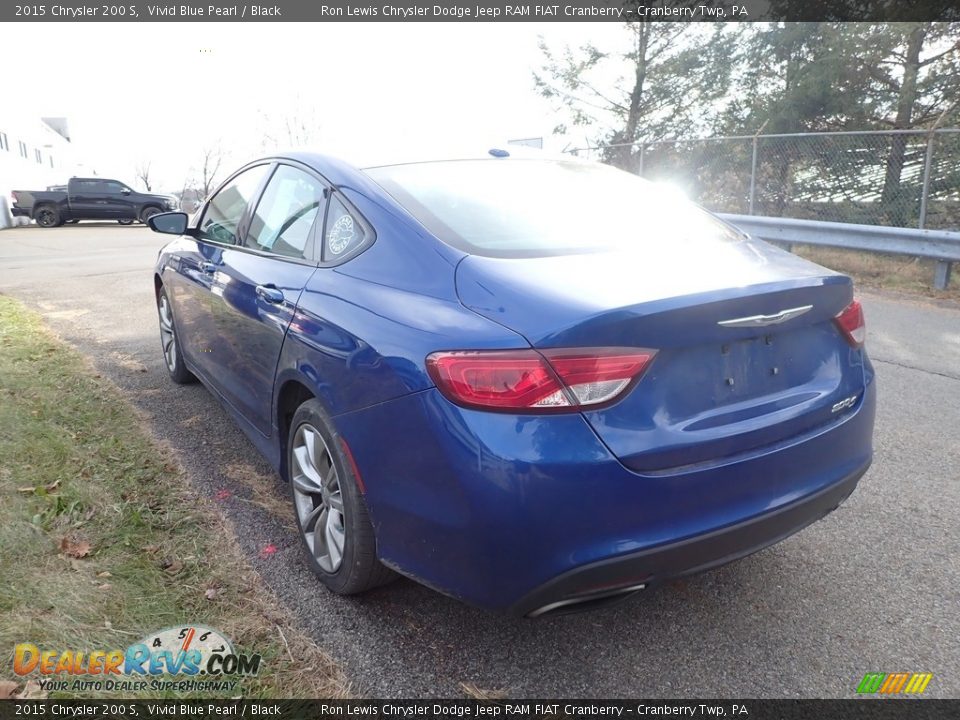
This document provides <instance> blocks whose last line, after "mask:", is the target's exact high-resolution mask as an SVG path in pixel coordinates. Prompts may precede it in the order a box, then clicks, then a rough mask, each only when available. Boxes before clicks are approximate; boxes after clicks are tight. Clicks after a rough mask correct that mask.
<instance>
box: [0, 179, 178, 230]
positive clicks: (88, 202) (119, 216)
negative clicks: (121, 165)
mask: <svg viewBox="0 0 960 720" xmlns="http://www.w3.org/2000/svg"><path fill="white" fill-rule="evenodd" d="M12 194H13V207H12V208H11V212H12V213H13V215H14V217H28V218H32V219H33V220H36V222H37V225H40V226H41V227H57V226H58V225H63V224H64V223H65V222H76V221H78V220H116V221H118V222H119V223H121V224H123V225H129V224H130V223H132V222H134V221H135V220H139V221H140V222H142V223H146V222H147V220H149V219H150V217H151V216H152V215H156V214H157V213H161V212H167V211H168V210H177V209H179V207H178V203H177V199H176V198H174V197H172V196H170V195H150V194H147V193H139V192H136V191H134V190H132V189H130V187H129V186H127V185H124V184H123V183H122V182H120V181H119V180H106V179H104V178H70V180H69V181H68V182H67V187H66V189H65V190H60V189H58V190H14V191H13V193H12Z"/></svg>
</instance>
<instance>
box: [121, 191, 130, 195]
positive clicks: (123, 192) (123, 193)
mask: <svg viewBox="0 0 960 720" xmlns="http://www.w3.org/2000/svg"><path fill="white" fill-rule="evenodd" d="M120 194H121V195H129V194H130V191H129V190H121V191H120Z"/></svg>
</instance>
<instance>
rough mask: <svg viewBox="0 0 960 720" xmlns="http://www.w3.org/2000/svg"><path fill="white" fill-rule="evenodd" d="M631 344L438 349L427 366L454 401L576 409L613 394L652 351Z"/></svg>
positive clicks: (535, 408) (482, 405)
mask: <svg viewBox="0 0 960 720" xmlns="http://www.w3.org/2000/svg"><path fill="white" fill-rule="evenodd" d="M655 354H656V353H655V351H653V350H639V349H633V348H578V349H570V350H545V351H544V352H543V354H541V353H539V352H537V351H536V350H493V351H484V350H480V351H468V352H438V353H433V354H432V355H430V356H429V357H428V358H427V370H428V372H429V373H430V377H432V378H433V381H434V382H435V383H436V384H437V387H438V388H439V389H440V391H441V392H442V393H443V394H444V395H446V396H447V397H448V398H449V399H450V400H452V401H453V402H455V403H457V404H458V405H466V406H469V407H479V408H485V409H489V410H512V411H517V410H521V411H527V412H545V411H551V410H577V409H579V408H581V407H584V406H591V405H599V404H602V403H605V402H609V401H610V400H613V399H614V398H616V397H617V396H619V395H620V394H622V393H623V392H624V390H626V389H627V387H628V386H629V385H630V384H631V383H632V382H633V381H634V380H635V379H636V378H638V377H639V376H640V374H641V373H642V372H643V371H644V369H646V367H647V365H649V363H650V361H651V360H652V359H653V356H654V355H655Z"/></svg>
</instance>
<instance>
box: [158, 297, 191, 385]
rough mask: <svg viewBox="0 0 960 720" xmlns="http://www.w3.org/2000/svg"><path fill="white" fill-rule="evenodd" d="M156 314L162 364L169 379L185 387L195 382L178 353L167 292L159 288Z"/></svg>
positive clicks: (175, 331)
mask: <svg viewBox="0 0 960 720" xmlns="http://www.w3.org/2000/svg"><path fill="white" fill-rule="evenodd" d="M157 314H158V315H159V316H160V346H161V347H162V348H163V362H164V364H166V366H167V372H169V373H170V379H171V380H173V381H174V382H175V383H177V384H178V385H185V384H186V383H191V382H194V381H195V380H196V378H195V377H194V376H193V373H191V372H190V371H189V370H187V366H186V364H185V363H184V362H183V355H182V354H181V353H180V343H179V341H178V339H177V326H176V325H175V324H174V321H173V310H172V309H171V307H170V298H168V297H167V291H166V290H165V289H164V288H160V293H159V294H158V295H157Z"/></svg>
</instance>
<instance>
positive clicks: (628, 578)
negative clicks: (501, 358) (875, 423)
mask: <svg viewBox="0 0 960 720" xmlns="http://www.w3.org/2000/svg"><path fill="white" fill-rule="evenodd" d="M869 467H870V462H869V461H868V462H867V463H866V464H865V465H864V466H863V467H861V468H859V469H858V470H856V471H855V472H853V473H851V474H850V475H849V476H847V477H846V478H844V479H843V480H841V481H840V482H838V483H836V484H835V485H831V486H829V487H827V488H825V489H823V490H821V491H820V492H817V493H814V494H813V495H811V496H808V497H805V498H803V499H802V500H798V501H797V502H794V503H791V504H790V505H788V506H786V507H782V508H778V509H777V510H775V511H774V512H771V513H767V514H765V515H761V516H759V517H755V518H751V519H750V520H747V521H745V522H741V523H737V524H735V525H731V526H730V527H725V528H721V529H719V530H715V531H713V532H708V533H705V534H703V535H698V536H696V537H693V538H688V539H685V540H681V541H678V542H674V543H668V544H666V545H661V546H658V547H654V548H649V549H646V550H642V551H640V552H636V553H631V554H629V555H625V556H622V557H615V558H611V559H608V560H601V561H599V562H595V563H591V564H589V565H584V566H581V567H578V568H575V569H573V570H571V571H569V572H566V573H564V574H562V575H560V576H558V577H555V578H553V579H552V580H549V581H548V582H546V583H544V584H543V585H541V586H540V587H538V588H536V589H535V590H533V591H532V592H531V593H529V594H528V595H526V596H525V597H524V598H523V599H521V600H520V601H519V602H518V603H516V604H515V605H514V606H513V607H512V608H511V613H512V614H515V615H529V616H532V617H536V616H540V615H546V614H559V613H561V612H568V611H575V610H581V609H588V608H591V607H597V606H598V605H600V604H603V603H605V602H608V601H612V600H618V599H621V598H623V597H626V596H627V595H628V594H633V593H634V592H637V591H639V590H643V589H649V588H650V587H651V586H653V585H656V584H657V583H660V582H663V581H665V580H670V579H675V578H678V577H682V576H684V575H691V574H693V573H698V572H703V571H705V570H710V569H712V568H716V567H720V566H721V565H726V564H727V563H730V562H733V561H734V560H739V559H740V558H744V557H746V556H748V555H751V554H753V553H755V552H758V551H760V550H763V549H764V548H767V547H769V546H771V545H774V544H776V543H778V542H780V541H781V540H784V539H785V538H787V537H789V536H790V535H793V534H794V533H797V532H799V531H800V530H802V529H803V528H805V527H807V526H808V525H810V524H812V523H814V522H816V521H817V520H819V519H820V518H822V517H824V516H825V515H828V514H829V513H830V512H832V511H833V510H835V509H836V508H837V507H838V506H839V505H840V504H841V503H842V502H843V501H844V500H846V499H847V498H848V497H849V496H850V494H851V493H852V492H853V490H854V488H856V486H857V483H858V482H859V481H860V478H861V477H863V474H864V473H865V472H866V471H867V469H868V468H869Z"/></svg>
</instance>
